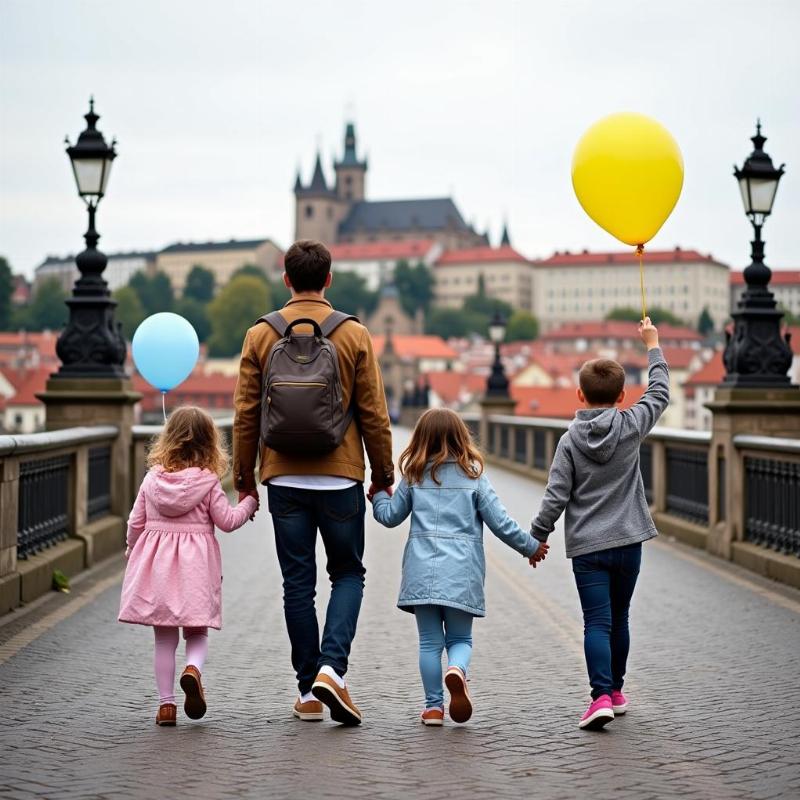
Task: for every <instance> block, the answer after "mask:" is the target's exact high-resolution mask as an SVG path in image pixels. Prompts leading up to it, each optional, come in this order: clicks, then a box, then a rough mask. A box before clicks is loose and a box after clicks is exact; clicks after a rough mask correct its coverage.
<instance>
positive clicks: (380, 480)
mask: <svg viewBox="0 0 800 800" xmlns="http://www.w3.org/2000/svg"><path fill="white" fill-rule="evenodd" d="M353 392H354V393H355V406H356V412H357V416H358V425H359V427H360V428H361V437H362V438H363V440H364V448H365V449H366V451H367V458H368V459H369V465H370V472H371V475H370V482H371V483H372V485H373V486H375V487H376V488H377V489H381V488H383V487H384V486H391V485H392V484H393V483H394V464H393V463H392V424H391V422H390V421H389V411H388V409H387V408H386V392H385V391H384V388H383V376H382V375H381V369H380V366H379V365H378V360H377V359H376V358H375V352H374V351H373V349H372V338H371V337H370V335H369V332H368V331H367V329H366V328H364V330H363V331H362V332H361V339H360V341H359V344H358V357H357V361H356V376H355V384H354V386H353Z"/></svg>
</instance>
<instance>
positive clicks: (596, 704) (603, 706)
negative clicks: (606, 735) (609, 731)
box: [578, 694, 614, 731]
mask: <svg viewBox="0 0 800 800" xmlns="http://www.w3.org/2000/svg"><path fill="white" fill-rule="evenodd" d="M612 719H614V709H613V708H612V706H611V698H610V697H609V696H608V695H607V694H603V695H600V697H598V698H597V700H593V701H592V704H591V705H590V706H589V708H587V709H586V713H585V714H584V715H583V716H582V717H581V721H580V722H579V723H578V727H579V728H586V729H587V730H590V731H599V730H600V728H602V727H603V726H604V725H606V724H608V723H609V722H611V720H612Z"/></svg>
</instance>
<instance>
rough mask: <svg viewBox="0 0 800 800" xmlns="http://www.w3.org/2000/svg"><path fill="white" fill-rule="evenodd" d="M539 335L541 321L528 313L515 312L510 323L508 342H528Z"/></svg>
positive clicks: (507, 334)
mask: <svg viewBox="0 0 800 800" xmlns="http://www.w3.org/2000/svg"><path fill="white" fill-rule="evenodd" d="M538 335H539V320H538V319H536V317H534V316H533V314H529V313H528V312H527V311H515V312H514V313H513V314H512V315H511V318H510V319H509V321H508V328H507V329H506V341H507V342H527V341H530V340H531V339H535V338H536V337H537V336H538Z"/></svg>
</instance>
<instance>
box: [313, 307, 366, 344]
mask: <svg viewBox="0 0 800 800" xmlns="http://www.w3.org/2000/svg"><path fill="white" fill-rule="evenodd" d="M349 319H352V320H355V321H356V322H360V320H359V318H358V317H356V316H353V315H352V314H345V313H344V311H331V313H330V314H328V316H327V317H325V320H324V322H322V324H321V325H320V328H322V335H323V336H324V337H325V338H326V339H327V338H328V337H329V336H330V335H331V334H332V333H333V332H334V331H335V330H336V329H337V328H338V327H339V326H340V325H341V324H342V323H343V322H347V320H349Z"/></svg>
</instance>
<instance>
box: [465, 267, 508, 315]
mask: <svg viewBox="0 0 800 800" xmlns="http://www.w3.org/2000/svg"><path fill="white" fill-rule="evenodd" d="M464 310H465V311H472V312H473V313H475V314H483V315H484V316H485V317H486V319H487V321H488V320H489V319H491V318H492V317H493V316H494V315H495V313H497V312H498V311H499V312H500V314H502V315H503V316H504V317H505V318H506V319H510V318H511V315H512V313H513V312H514V309H513V308H512V307H511V304H510V303H506V302H505V300H500V299H498V298H497V297H490V296H489V295H488V294H486V289H485V285H484V283H483V275H480V276H479V277H478V291H477V293H476V294H473V295H470V296H469V297H467V298H465V299H464Z"/></svg>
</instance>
